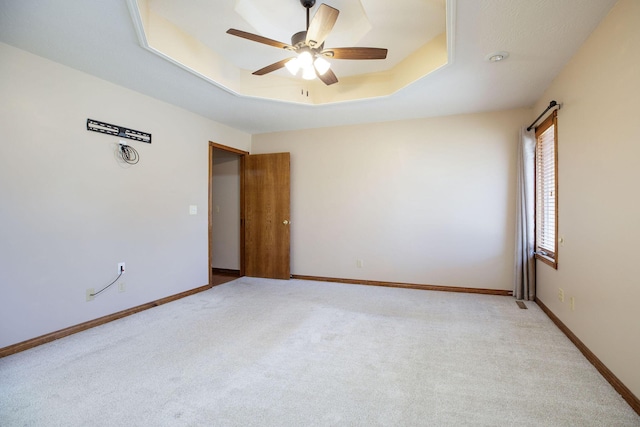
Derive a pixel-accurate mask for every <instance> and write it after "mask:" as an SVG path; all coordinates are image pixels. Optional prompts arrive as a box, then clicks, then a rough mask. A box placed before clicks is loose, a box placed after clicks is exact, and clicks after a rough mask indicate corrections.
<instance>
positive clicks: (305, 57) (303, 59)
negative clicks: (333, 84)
mask: <svg viewBox="0 0 640 427" xmlns="http://www.w3.org/2000/svg"><path fill="white" fill-rule="evenodd" d="M298 63H299V64H300V67H301V68H303V69H305V68H307V67H310V66H311V64H313V56H312V55H311V52H309V51H308V50H306V49H305V50H302V51H301V52H300V53H299V54H298Z"/></svg>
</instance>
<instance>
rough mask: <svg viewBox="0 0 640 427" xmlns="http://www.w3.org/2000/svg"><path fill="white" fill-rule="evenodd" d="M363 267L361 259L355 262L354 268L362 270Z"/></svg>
mask: <svg viewBox="0 0 640 427" xmlns="http://www.w3.org/2000/svg"><path fill="white" fill-rule="evenodd" d="M363 265H364V263H363V262H362V260H361V259H358V260H356V267H358V268H362V266H363Z"/></svg>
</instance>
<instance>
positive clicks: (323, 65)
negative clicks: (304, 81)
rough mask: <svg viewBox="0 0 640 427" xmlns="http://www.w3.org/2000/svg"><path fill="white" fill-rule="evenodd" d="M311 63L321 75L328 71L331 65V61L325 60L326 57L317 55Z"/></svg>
mask: <svg viewBox="0 0 640 427" xmlns="http://www.w3.org/2000/svg"><path fill="white" fill-rule="evenodd" d="M313 65H314V67H316V71H317V72H318V74H320V75H321V76H323V75H324V73H326V72H327V71H329V68H330V67H331V63H330V62H329V61H327V60H326V59H324V58H323V57H321V56H318V57H317V58H316V60H315V61H313Z"/></svg>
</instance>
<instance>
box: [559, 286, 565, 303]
mask: <svg viewBox="0 0 640 427" xmlns="http://www.w3.org/2000/svg"><path fill="white" fill-rule="evenodd" d="M558 299H559V300H560V302H564V290H563V289H562V288H558Z"/></svg>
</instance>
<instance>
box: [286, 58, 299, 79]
mask: <svg viewBox="0 0 640 427" xmlns="http://www.w3.org/2000/svg"><path fill="white" fill-rule="evenodd" d="M284 66H285V67H287V70H289V72H290V73H291V74H293V75H294V76H295V75H296V74H298V71H300V61H298V58H293V59H291V61H288V62H287V63H286V64H284Z"/></svg>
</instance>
